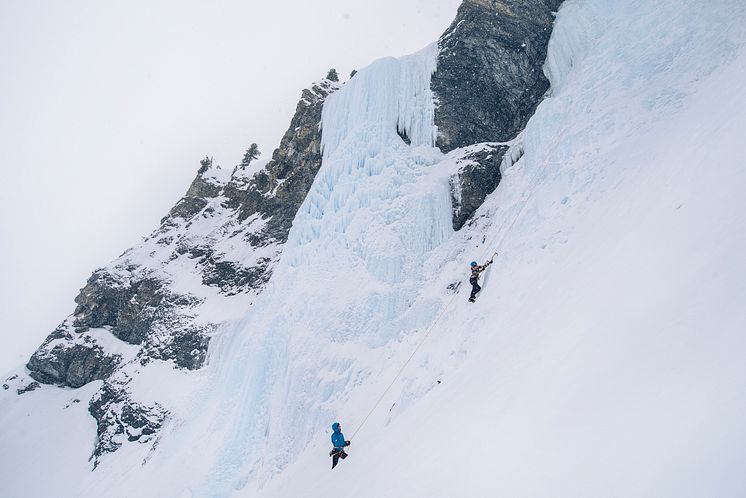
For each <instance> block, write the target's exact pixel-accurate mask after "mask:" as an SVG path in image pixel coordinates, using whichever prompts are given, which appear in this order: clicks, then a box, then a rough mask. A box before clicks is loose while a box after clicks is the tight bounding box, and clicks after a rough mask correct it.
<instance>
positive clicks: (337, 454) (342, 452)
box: [329, 448, 347, 468]
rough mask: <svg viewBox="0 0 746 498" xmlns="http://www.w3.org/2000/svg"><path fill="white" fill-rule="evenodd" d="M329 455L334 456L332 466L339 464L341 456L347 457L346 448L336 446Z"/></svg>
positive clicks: (342, 457)
mask: <svg viewBox="0 0 746 498" xmlns="http://www.w3.org/2000/svg"><path fill="white" fill-rule="evenodd" d="M329 455H330V456H331V457H332V468H334V467H336V466H337V463H339V459H340V458H341V459H342V460H344V459H345V458H347V453H345V450H344V448H334V449H333V450H332V452H331V453H329Z"/></svg>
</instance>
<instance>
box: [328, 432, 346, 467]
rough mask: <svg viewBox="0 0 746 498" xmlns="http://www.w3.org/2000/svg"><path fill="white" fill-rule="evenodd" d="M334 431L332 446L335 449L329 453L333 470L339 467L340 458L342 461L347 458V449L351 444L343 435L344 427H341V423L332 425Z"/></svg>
mask: <svg viewBox="0 0 746 498" xmlns="http://www.w3.org/2000/svg"><path fill="white" fill-rule="evenodd" d="M332 430H333V431H334V432H333V433H332V445H333V446H334V449H332V451H330V452H329V456H330V457H332V468H334V467H336V466H337V463H338V462H339V459H340V458H341V459H342V460H344V459H345V458H347V453H345V447H346V446H349V445H350V442H349V441H345V436H344V434H342V426H340V425H339V422H334V423H333V424H332Z"/></svg>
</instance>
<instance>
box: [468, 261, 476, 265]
mask: <svg viewBox="0 0 746 498" xmlns="http://www.w3.org/2000/svg"><path fill="white" fill-rule="evenodd" d="M469 266H477V262H476V261H472V262H471V263H469Z"/></svg>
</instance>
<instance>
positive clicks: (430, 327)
mask: <svg viewBox="0 0 746 498" xmlns="http://www.w3.org/2000/svg"><path fill="white" fill-rule="evenodd" d="M540 171H541V168H536V171H535V172H534V174H533V175H532V176H531V179H530V180H529V182H528V184H526V189H525V190H524V192H523V196H525V198H524V200H523V205H522V206H521V208H520V209H519V210H518V212H517V213H516V215H515V216H514V217H513V220H512V221H511V223H510V225H509V226H508V228H507V229H506V230H504V231H503V230H501V231H500V232H502V237H500V242H499V243H498V245H497V246H492V243H490V245H489V246H487V251H485V253H484V254H483V255H482V257H483V258H484V257H485V256H486V255H487V254H488V253H489V250H491V249H492V247H501V246H502V243H503V242H504V241H505V237H506V236H507V235H508V233H510V231H511V230H512V229H513V226H514V225H515V222H516V221H518V218H519V217H520V216H521V214H523V210H524V209H525V208H526V206H527V205H528V200H529V198H530V197H531V195H530V193H529V188H530V187H531V186H532V185H533V184H534V181H535V180H536V179H537V178H538V173H539V172H540ZM527 193H529V195H528V196H526V194H527ZM496 239H497V237H495V239H494V240H496ZM496 255H497V250H495V252H494V254H493V255H492V258H494V257H495V256H496ZM458 295H459V293H458V291H456V292H455V293H454V294H453V297H452V298H451V299H450V301H448V302H447V303H446V305H445V306H444V307H443V309H442V310H441V311H440V313H438V316H436V317H435V320H433V323H431V324H430V326H429V327H428V328H427V331H426V332H425V335H424V336H423V337H422V339H421V340H420V342H419V343H417V346H415V348H414V350H413V351H412V354H410V355H409V358H407V359H406V361H405V362H404V363H403V364H402V366H401V367H400V368H399V371H398V372H396V375H394V378H393V379H392V380H391V382H390V383H389V385H388V386H386V389H384V390H383V393H381V395H380V396H379V397H378V399H377V400H376V402H375V403H374V404H373V408H371V409H370V411H369V412H368V414H367V415H365V417H364V418H363V421H362V422H360V425H358V426H357V429H355V432H353V433H352V436H350V441H351V440H352V439H353V438H354V437H355V436H356V435H357V433H358V432H360V429H362V428H363V426H364V425H365V423H366V422H367V421H368V419H369V418H370V416H371V415H373V412H374V411H376V408H378V405H380V404H381V401H383V398H384V397H385V396H386V394H388V392H389V390H390V389H391V388H392V387H393V386H394V384H395V383H396V381H397V380H398V379H399V377H400V376H401V374H402V373H403V372H404V369H405V368H407V365H409V362H410V361H412V358H414V355H416V354H417V351H419V349H420V347H422V345H423V344H424V343H425V341H426V340H427V338H428V337H429V336H430V333H431V332H432V331H433V329H435V325H436V324H437V323H438V322H439V321H440V319H441V318H442V317H443V315H444V314H445V312H446V311H447V310H448V308H449V307H450V306H451V304H452V303H453V301H454V300H455V299H456V297H457V296H458Z"/></svg>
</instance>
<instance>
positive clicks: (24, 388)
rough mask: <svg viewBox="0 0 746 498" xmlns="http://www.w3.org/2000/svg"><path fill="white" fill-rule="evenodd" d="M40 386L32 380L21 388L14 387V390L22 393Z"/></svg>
mask: <svg viewBox="0 0 746 498" xmlns="http://www.w3.org/2000/svg"><path fill="white" fill-rule="evenodd" d="M40 387H41V385H40V384H39V383H38V382H32V383H30V384H29V385H27V386H26V387H23V388H21V389H16V392H17V393H18V394H23V393H27V392H29V391H33V390H35V389H39V388H40Z"/></svg>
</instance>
